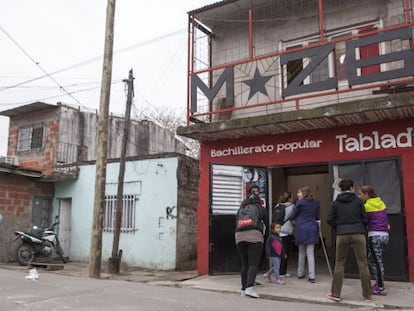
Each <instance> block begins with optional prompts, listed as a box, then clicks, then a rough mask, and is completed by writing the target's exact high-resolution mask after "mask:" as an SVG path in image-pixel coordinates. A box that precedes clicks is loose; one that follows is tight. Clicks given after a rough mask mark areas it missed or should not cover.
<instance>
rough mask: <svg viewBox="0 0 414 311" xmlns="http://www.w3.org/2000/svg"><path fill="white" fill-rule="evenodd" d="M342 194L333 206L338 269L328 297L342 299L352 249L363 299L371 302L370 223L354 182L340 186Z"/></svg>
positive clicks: (330, 219) (330, 221)
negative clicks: (349, 251) (367, 229)
mask: <svg viewBox="0 0 414 311" xmlns="http://www.w3.org/2000/svg"><path fill="white" fill-rule="evenodd" d="M339 188H340V189H341V193H340V194H338V196H337V198H336V199H335V201H334V202H333V203H332V207H331V210H330V212H329V214H328V219H327V222H328V224H329V225H330V226H332V228H333V230H334V231H335V232H336V256H335V270H334V276H333V280H332V284H331V293H330V294H328V298H329V299H331V300H334V301H340V300H341V298H340V297H341V290H342V282H343V278H344V266H345V261H346V257H347V254H348V250H349V248H350V247H351V246H352V247H353V249H354V253H355V257H356V260H357V264H358V269H359V274H360V278H361V286H362V298H363V299H364V300H366V301H370V300H371V281H370V274H369V269H368V261H367V249H366V232H367V231H366V227H367V224H368V220H367V215H366V213H365V208H364V204H363V203H362V201H361V199H359V198H358V197H357V195H356V194H355V193H354V182H353V181H352V180H349V179H344V180H341V182H340V183H339Z"/></svg>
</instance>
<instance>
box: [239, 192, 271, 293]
mask: <svg viewBox="0 0 414 311" xmlns="http://www.w3.org/2000/svg"><path fill="white" fill-rule="evenodd" d="M268 223H269V217H268V215H267V211H266V209H265V208H264V207H263V206H262V205H261V204H260V196H259V187H258V186H257V185H253V186H251V187H250V189H249V194H248V197H247V198H246V199H245V200H243V202H242V203H241V205H240V208H239V210H238V211H237V215H236V232H235V241H236V247H237V251H238V253H239V256H240V261H241V270H240V276H241V285H242V287H241V295H242V296H248V297H252V298H259V295H258V294H257V293H256V292H255V291H254V287H253V286H254V284H255V281H256V275H257V270H258V267H259V263H260V259H261V257H262V252H263V244H264V237H263V233H264V231H265V230H264V229H265V226H266V225H267V224H268Z"/></svg>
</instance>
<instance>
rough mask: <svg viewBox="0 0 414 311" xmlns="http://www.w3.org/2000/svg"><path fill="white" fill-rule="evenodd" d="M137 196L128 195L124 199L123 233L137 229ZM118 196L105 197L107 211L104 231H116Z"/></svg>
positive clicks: (105, 212) (105, 211)
mask: <svg viewBox="0 0 414 311" xmlns="http://www.w3.org/2000/svg"><path fill="white" fill-rule="evenodd" d="M136 201H137V196H136V195H134V194H126V195H124V196H123V199H122V221H121V232H125V233H128V232H134V231H136V228H135V212H136ZM116 204H117V196H116V195H107V196H105V210H104V226H103V230H104V231H107V232H113V231H114V229H115V217H116Z"/></svg>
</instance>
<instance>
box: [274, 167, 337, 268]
mask: <svg viewBox="0 0 414 311" xmlns="http://www.w3.org/2000/svg"><path fill="white" fill-rule="evenodd" d="M269 175H270V178H271V185H272V186H271V189H270V190H269V191H271V197H272V206H274V205H275V204H276V203H277V201H278V199H279V197H280V195H281V194H282V192H284V191H289V192H291V194H292V199H293V201H294V202H295V201H296V200H297V196H296V194H297V191H298V189H299V188H301V187H303V186H309V187H310V188H311V190H312V193H313V196H314V198H315V199H318V200H319V201H320V213H321V214H320V218H321V232H322V236H323V239H324V242H325V245H326V248H327V251H328V256H329V259H330V262H331V263H333V256H332V248H333V242H332V233H331V228H330V226H329V225H328V224H327V223H326V218H327V216H328V213H329V209H330V206H331V202H332V201H331V198H332V191H331V190H332V189H331V186H332V182H331V179H330V174H329V165H328V164H317V165H304V166H294V167H273V168H270V169H269ZM320 246H321V245H317V246H316V248H315V262H316V263H323V266H324V269H325V270H326V272H329V270H328V269H327V268H325V266H326V262H325V254H324V252H323V249H322V248H321V247H320ZM296 260H297V253H296V250H294V251H293V252H292V254H289V265H288V271H289V273H294V274H296V268H297V267H296ZM317 270H320V269H318V268H317ZM320 272H322V271H317V273H320ZM323 272H325V271H323Z"/></svg>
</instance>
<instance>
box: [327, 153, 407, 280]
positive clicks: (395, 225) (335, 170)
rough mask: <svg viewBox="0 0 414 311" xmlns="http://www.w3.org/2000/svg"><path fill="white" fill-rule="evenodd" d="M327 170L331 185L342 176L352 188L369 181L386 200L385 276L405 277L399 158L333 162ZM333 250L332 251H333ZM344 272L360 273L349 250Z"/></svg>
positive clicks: (349, 274) (405, 261) (354, 275)
mask: <svg viewBox="0 0 414 311" xmlns="http://www.w3.org/2000/svg"><path fill="white" fill-rule="evenodd" d="M330 172H331V177H332V180H333V185H335V184H336V183H337V181H338V180H339V179H344V178H347V179H352V180H353V181H354V183H355V191H358V188H359V187H360V186H362V185H363V184H369V185H371V186H372V187H373V188H374V190H375V192H376V194H377V195H378V196H379V197H381V198H382V200H383V201H384V202H385V204H386V205H387V210H388V220H389V223H390V226H391V231H390V241H389V244H388V247H387V249H386V250H385V254H384V269H385V278H386V279H387V280H395V281H408V252H407V237H406V230H405V212H404V206H403V200H402V187H401V169H400V163H399V161H398V159H383V160H367V161H360V162H352V163H350V162H348V163H340V164H332V165H331V167H330ZM336 191H337V190H335V189H334V191H333V192H334V194H333V198H335V197H336V195H337V192H336ZM333 241H335V239H333ZM333 254H335V251H334V252H333ZM345 275H346V276H348V277H358V275H359V273H358V266H357V264H356V260H355V256H354V253H353V252H352V251H350V252H349V254H348V259H347V262H346V265H345Z"/></svg>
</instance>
